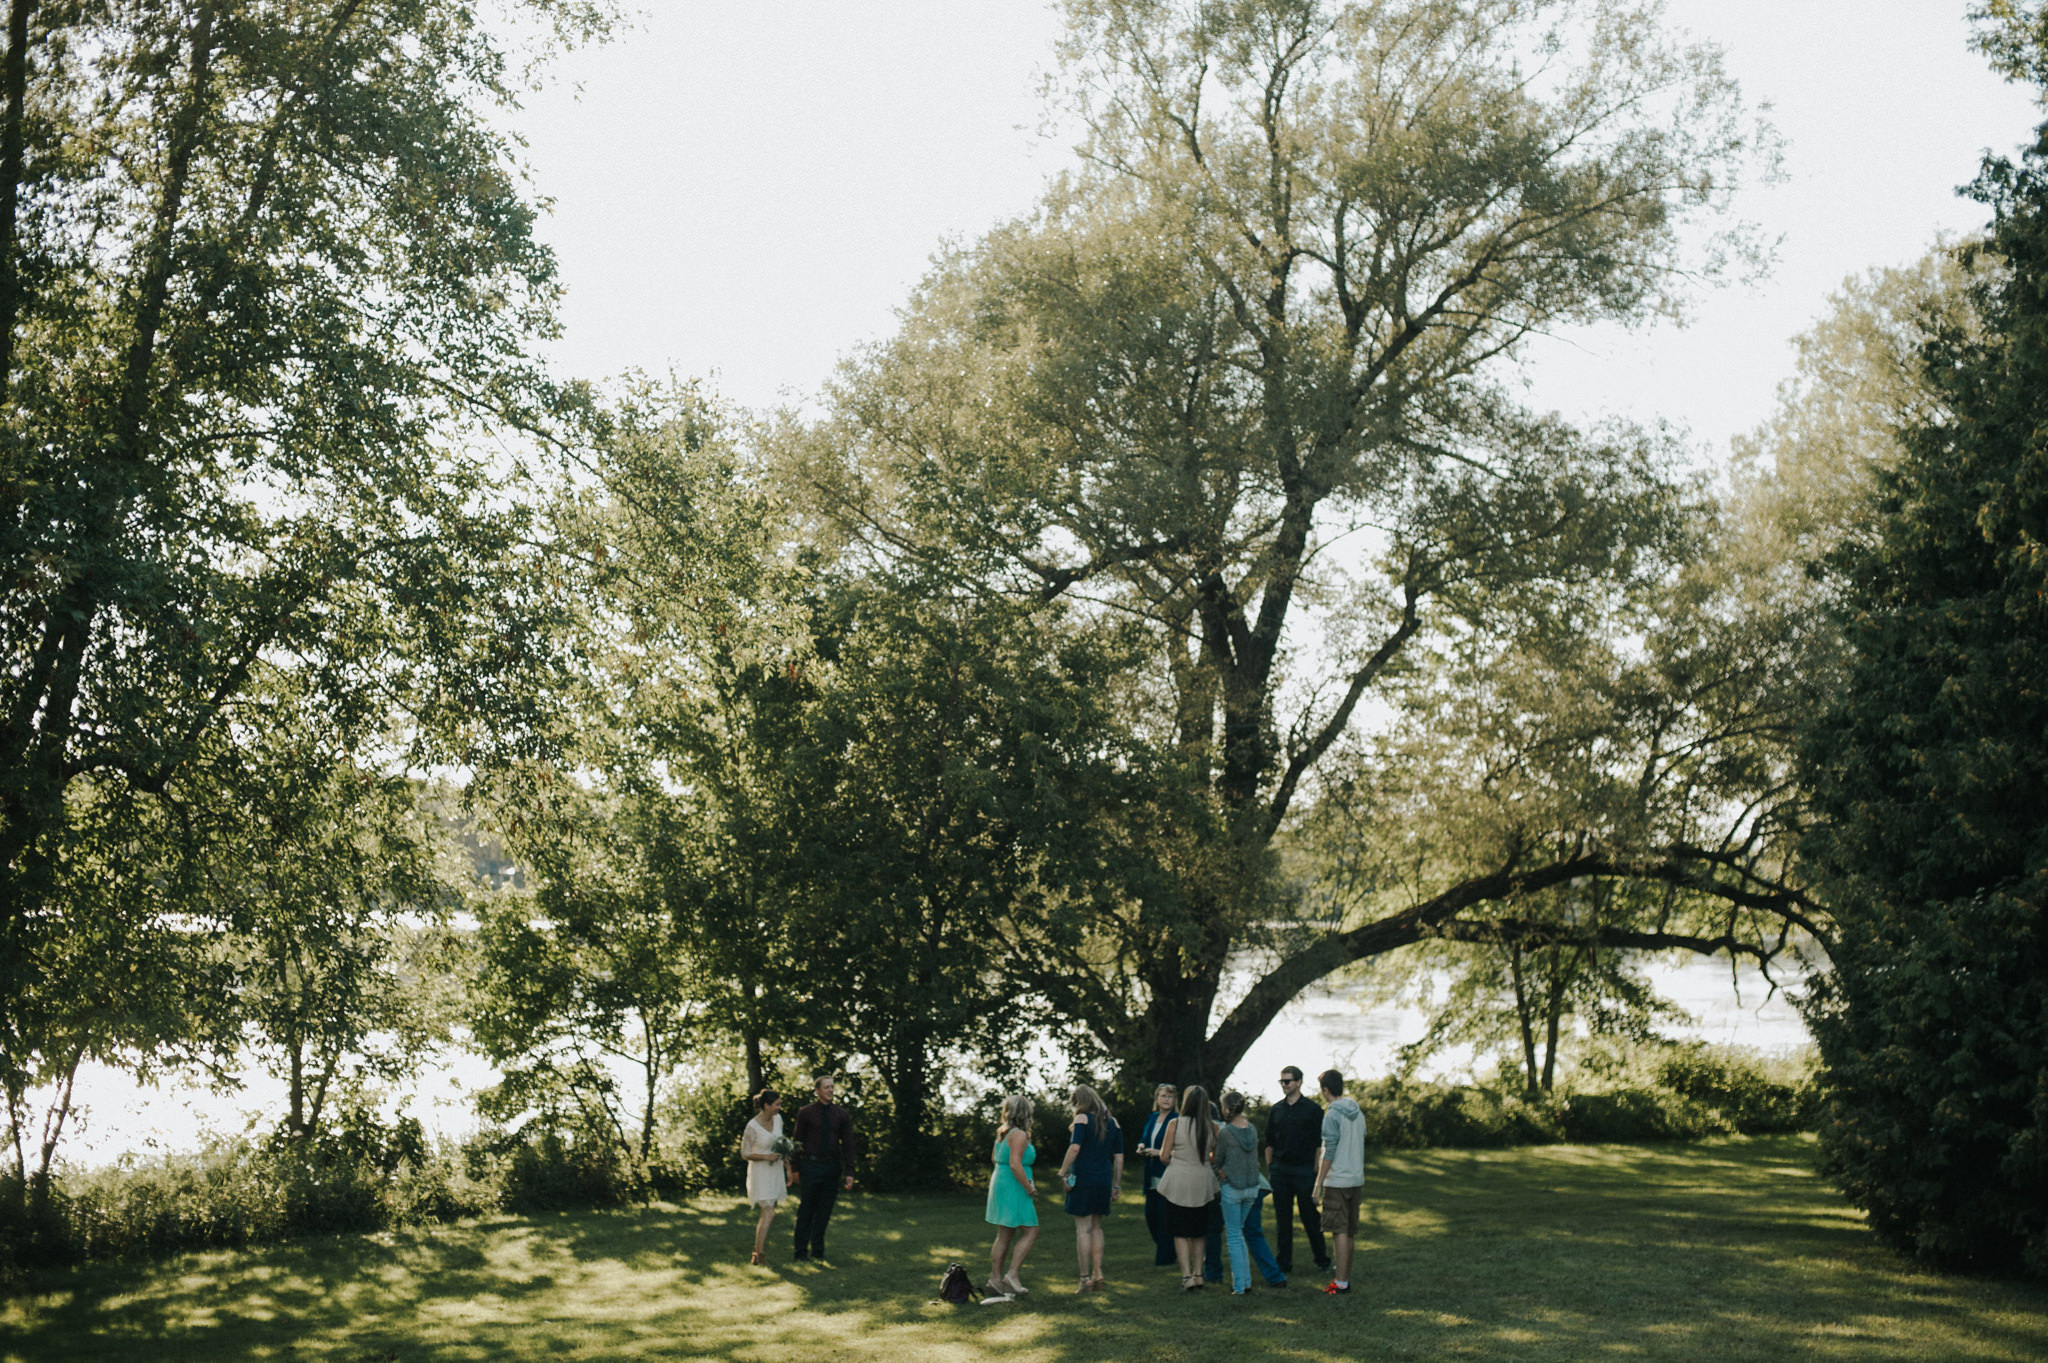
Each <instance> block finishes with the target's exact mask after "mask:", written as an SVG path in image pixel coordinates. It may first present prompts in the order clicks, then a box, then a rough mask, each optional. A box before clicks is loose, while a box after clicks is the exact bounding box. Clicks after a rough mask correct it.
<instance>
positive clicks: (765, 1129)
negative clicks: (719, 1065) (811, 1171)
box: [740, 1089, 795, 1264]
mask: <svg viewBox="0 0 2048 1363" xmlns="http://www.w3.org/2000/svg"><path fill="white" fill-rule="evenodd" d="M754 1106H755V1108H756V1109H758V1110H757V1111H756V1112H755V1113H754V1116H753V1118H752V1120H750V1121H749V1122H748V1123H747V1129H746V1130H745V1131H743V1132H741V1133H740V1154H741V1155H742V1156H744V1157H745V1158H746V1161H747V1201H749V1202H751V1203H753V1204H754V1206H755V1208H756V1209H758V1210H759V1211H760V1213H761V1219H760V1220H759V1221H758V1222H756V1223H755V1225H754V1257H753V1259H752V1260H751V1261H750V1262H752V1263H757V1264H765V1263H767V1262H768V1228H769V1227H770V1226H772V1225H774V1224H775V1209H776V1208H777V1207H779V1206H780V1205H782V1199H783V1198H785V1197H787V1196H788V1195H789V1185H790V1183H791V1181H792V1180H793V1179H794V1178H795V1175H794V1174H792V1173H791V1172H790V1169H789V1159H788V1157H787V1156H784V1155H781V1154H778V1153H776V1150H775V1140H776V1138H777V1137H778V1136H780V1135H781V1134H782V1095H781V1094H779V1093H777V1092H776V1091H775V1090H774V1089H762V1090H761V1092H760V1093H759V1094H757V1095H755V1098H754Z"/></svg>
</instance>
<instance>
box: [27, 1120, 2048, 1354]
mask: <svg viewBox="0 0 2048 1363" xmlns="http://www.w3.org/2000/svg"><path fill="white" fill-rule="evenodd" d="M1810 1151H1811V1146H1810V1145H1809V1144H1807V1143H1805V1142H1803V1141H1801V1140H1798V1139H1797V1138H1783V1139H1772V1140H1755V1141H1737V1142H1730V1143H1727V1144H1712V1145H1673V1146H1634V1147H1569V1146H1560V1147H1548V1148H1540V1149H1524V1150H1514V1151H1487V1152H1475V1151H1436V1152H1427V1153H1419V1154H1417V1153H1405V1154H1396V1155H1388V1156H1386V1157H1384V1158H1382V1159H1380V1160H1379V1161H1377V1162H1376V1164H1375V1165H1374V1166H1373V1168H1372V1170H1371V1174H1370V1179H1369V1183H1368V1186H1367V1188H1366V1189H1365V1193H1366V1200H1365V1204H1366V1213H1367V1214H1366V1218H1365V1222H1364V1224H1363V1225H1362V1226H1361V1228H1360V1237H1359V1246H1358V1259H1357V1263H1356V1266H1355V1268H1354V1273H1353V1277H1354V1280H1355V1282H1356V1287H1355V1288H1354V1290H1353V1292H1352V1293H1351V1294H1350V1295H1348V1296H1345V1297H1330V1296H1326V1295H1324V1294H1322V1293H1321V1292H1320V1291H1317V1290H1314V1289H1319V1288H1320V1287H1321V1283H1320V1282H1315V1283H1306V1282H1303V1281H1301V1280H1299V1279H1297V1282H1296V1284H1295V1285H1294V1286H1293V1287H1290V1288H1289V1289H1288V1290H1286V1291H1277V1292H1276V1291H1270V1290H1265V1289H1263V1288H1261V1289H1259V1290H1255V1291H1254V1293H1253V1294H1252V1295H1250V1296H1248V1297H1245V1298H1233V1297H1231V1296H1230V1295H1229V1294H1228V1293H1227V1292H1226V1291H1222V1290H1218V1289H1216V1288H1210V1289H1208V1290H1206V1291H1203V1292H1200V1293H1194V1294H1185V1295H1184V1294H1182V1293H1180V1292H1179V1291H1178V1289H1177V1279H1176V1278H1175V1277H1174V1274H1173V1270H1171V1269H1155V1268H1153V1267H1152V1264H1151V1252H1150V1251H1151V1247H1150V1245H1149V1243H1148V1242H1146V1240H1145V1237H1144V1229H1143V1221H1142V1219H1141V1216H1140V1215H1139V1209H1138V1207H1137V1205H1136V1203H1135V1202H1134V1201H1131V1200H1128V1199H1127V1200H1125V1201H1124V1202H1122V1203H1121V1204H1120V1205H1119V1207H1118V1209H1117V1212H1116V1213H1115V1214H1114V1215H1113V1216H1112V1217H1111V1219H1110V1222H1109V1256H1108V1263H1107V1265H1106V1268H1107V1271H1108V1273H1109V1276H1110V1278H1111V1280H1112V1282H1111V1289H1110V1291H1108V1292H1106V1293H1103V1294H1099V1295H1090V1296H1083V1297H1076V1296H1073V1295H1071V1292H1072V1283H1073V1279H1072V1278H1071V1277H1069V1276H1067V1275H1069V1274H1071V1273H1072V1272H1073V1249H1072V1246H1073V1237H1072V1233H1071V1229H1070V1223H1069V1222H1068V1219H1067V1218H1066V1217H1065V1216H1063V1215H1062V1214H1061V1213H1060V1212H1059V1210H1058V1205H1057V1203H1056V1202H1046V1203H1041V1218H1042V1220H1043V1221H1044V1222H1045V1225H1044V1227H1043V1229H1042V1232H1041V1235H1040V1239H1039V1243H1038V1246H1037V1248H1036V1249H1035V1251H1034V1253H1033V1255H1032V1259H1031V1262H1030V1265H1029V1267H1028V1268H1027V1271H1026V1274H1025V1277H1026V1281H1027V1282H1029V1283H1031V1284H1032V1285H1033V1286H1034V1291H1033V1292H1032V1294H1031V1295H1030V1296H1029V1297H1028V1298H1026V1299H1024V1300H1023V1301H1020V1302H1014V1303H1008V1304H1004V1305H997V1306H988V1307H965V1308H952V1307H948V1306H945V1305H943V1304H941V1303H938V1302H937V1301H936V1300H935V1299H934V1298H935V1293H936V1290H937V1282H938V1275H939V1273H940V1271H941V1270H942V1269H943V1268H944V1266H945V1265H946V1264H947V1263H949V1262H953V1261H956V1260H957V1261H958V1262H960V1263H963V1264H965V1265H966V1266H967V1267H968V1269H969V1271H970V1273H972V1274H973V1275H974V1277H975V1279H976V1280H977V1281H979V1280H980V1279H981V1278H982V1277H983V1276H985V1275H986V1271H987V1270H986V1264H987V1252H988V1227H986V1226H985V1225H983V1224H982V1221H981V1211H982V1199H981V1196H980V1195H979V1194H951V1195H943V1196H930V1197H883V1196H867V1195H861V1194H855V1195H851V1196H848V1197H845V1198H843V1199H842V1200H841V1203H840V1210H839V1213H838V1215H836V1216H835V1217H834V1220H833V1224H832V1229H831V1234H830V1237H829V1240H828V1246H829V1249H830V1252H831V1254H832V1260H831V1265H830V1266H829V1267H824V1266H815V1265H803V1264H791V1263H790V1262H789V1249H790V1239H791V1233H792V1225H793V1212H794V1208H793V1206H788V1207H787V1209H786V1210H785V1211H784V1212H783V1214H782V1215H781V1216H779V1217H778V1218H777V1221H776V1225H775V1230H774V1237H773V1239H772V1240H771V1259H773V1260H774V1262H775V1266H774V1267H770V1268H767V1269H761V1268H752V1267H749V1266H748V1265H747V1264H746V1257H747V1250H748V1249H749V1248H750V1247H751V1244H752V1229H753V1214H752V1212H751V1211H750V1210H748V1209H746V1208H744V1207H742V1206H741V1205H740V1204H739V1203H738V1202H737V1200H735V1199H729V1198H706V1199H701V1200H699V1201H696V1202H693V1203H692V1204H690V1205H687V1206H683V1207H670V1206H656V1207H652V1208H638V1209H633V1210H629V1211H620V1212H583V1213H565V1214H560V1215H543V1216H530V1217H502V1218H496V1219H493V1220H489V1221H485V1222H481V1223H474V1224H465V1225H461V1226H455V1227H446V1228H435V1229H429V1230H424V1231H415V1232H401V1233H394V1234H388V1235H383V1236H375V1237H368V1238H349V1239H339V1240H328V1241H318V1242H305V1243H301V1244H296V1245H291V1246H284V1247H278V1248H272V1249H266V1250H262V1251H252V1252H249V1253H241V1254H211V1255H193V1256H186V1257H184V1258H181V1259H177V1260H173V1261H169V1262H166V1263H158V1264H148V1265H130V1266H99V1267H93V1268H89V1269H82V1270H76V1271H69V1272H64V1273H52V1274H48V1275H45V1276H43V1277H42V1278H40V1279H38V1280H37V1281H36V1282H35V1283H33V1284H32V1285H31V1290H30V1291H29V1292H28V1293H26V1294H24V1295H20V1296H17V1297H15V1298H13V1299H10V1300H0V1359H4V1360H7V1363H13V1360H16V1359H19V1360H22V1361H23V1363H28V1360H36V1363H42V1360H47V1359H72V1358H76V1359H116V1358H118V1359H123V1360H127V1359H145V1360H148V1363H178V1361H179V1360H185V1359H195V1360H196V1359H221V1358H278V1359H299V1360H306V1359H340V1360H351V1361H353V1360H372V1359H375V1360H384V1359H391V1360H397V1359H406V1360H415V1359H431V1360H458V1359H460V1360H469V1359H478V1360H482V1359H538V1358H590V1359H599V1358H604V1359H643V1358H644V1359H654V1358H723V1359H742V1360H764V1361H765V1360H768V1359H771V1358H784V1357H791V1356H795V1357H802V1358H804V1359H806V1360H807V1363H808V1360H815V1359H830V1358H839V1357H844V1358H877V1357H880V1358H887V1359H890V1360H891V1363H919V1361H920V1360H925V1359H932V1360H936V1359H941V1358H944V1359H978V1358H994V1357H997V1356H1001V1357H1004V1358H1024V1359H1033V1360H1044V1361H1045V1363H1084V1361H1085V1363H1095V1360H1099V1359H1102V1358H1118V1359H1133V1360H1161V1361H1164V1360H1184V1359H1185V1360H1193V1359H1206V1358H1224V1357H1233V1356H1238V1357H1245V1358H1276V1359H1303V1360H1307V1359H1318V1360H1320V1359H1327V1358H1332V1357H1361V1356H1369V1357H1376V1358H1377V1357H1388V1358H1404V1357H1411V1358H1459V1357H1473V1358H1496V1357H1504V1356H1512V1357H1517V1358H1548V1359H1582V1358H1587V1357H1593V1356H1601V1355H1617V1356H1620V1357H1625V1358H1669V1359H1765V1358H1769V1359H1779V1358H1817V1359H1838V1358H1839V1359H1873V1360H1875V1359H1886V1360H1890V1359H1896V1358H1913V1357H1922V1358H1928V1359H1984V1360H1990V1359H2036V1358H2040V1357H2043V1356H2048V1295H2044V1294H2042V1293H2040V1292H2038V1291H2034V1290H2032V1289H2028V1288H2025V1287H2021V1286H2017V1285H2014V1284H2009V1283H1997V1282H1986V1281H1981V1280H1969V1279H1954V1278H1942V1277H1936V1276H1933V1275H1929V1274H1923V1273H1920V1272H1917V1271H1915V1270H1913V1269H1911V1268H1910V1267H1908V1266H1906V1265H1904V1264H1902V1263H1901V1262H1900V1261H1899V1260H1898V1259H1896V1258H1895V1257H1894V1256H1892V1255H1890V1254H1888V1253H1886V1252H1885V1251H1883V1250H1882V1249H1880V1248H1879V1247H1878V1246H1876V1245H1875V1243H1874V1242H1873V1241H1872V1239H1871V1237H1870V1236H1869V1234H1868V1232H1867V1231H1866V1230H1865V1229H1864V1228H1863V1227H1862V1226H1861V1224H1860V1222H1859V1221H1858V1219H1857V1218H1856V1216H1855V1215H1854V1214H1853V1213H1852V1212H1850V1211H1849V1210H1848V1209H1847V1208H1845V1207H1843V1206H1842V1205H1841V1204H1840V1201H1839V1199H1838V1198H1837V1197H1836V1195H1835V1194H1834V1192H1833V1190H1832V1189H1831V1188H1829V1187H1827V1186H1826V1184H1825V1183H1824V1182H1823V1181H1821V1180H1820V1179H1818V1178H1817V1177H1816V1176H1815V1174H1814V1173H1813V1172H1812V1169H1811V1167H1810V1166H1811V1153H1810ZM1301 1258H1302V1260H1303V1261H1305V1260H1306V1258H1307V1255H1306V1253H1305V1252H1304V1253H1302V1254H1301ZM1304 1288H1307V1289H1310V1290H1303V1289H1304Z"/></svg>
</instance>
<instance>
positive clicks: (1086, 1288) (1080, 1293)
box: [1074, 1278, 1095, 1297]
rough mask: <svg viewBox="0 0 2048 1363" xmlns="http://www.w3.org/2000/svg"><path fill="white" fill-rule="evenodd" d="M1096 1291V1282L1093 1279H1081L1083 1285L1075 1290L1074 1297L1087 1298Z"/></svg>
mask: <svg viewBox="0 0 2048 1363" xmlns="http://www.w3.org/2000/svg"><path fill="white" fill-rule="evenodd" d="M1094 1290H1095V1280H1094V1279H1093V1278H1083V1279H1081V1285H1080V1286H1079V1287H1077V1288H1075V1289H1074V1295H1075V1296H1077V1297H1085V1296H1087V1295H1088V1294H1089V1293H1090V1292H1093V1291H1094Z"/></svg>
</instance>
